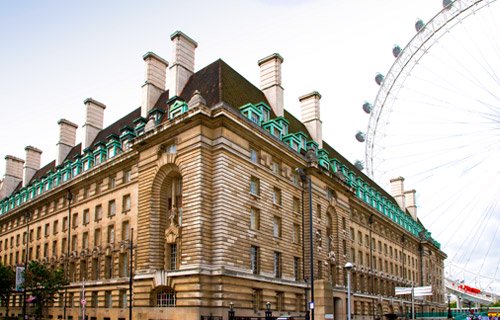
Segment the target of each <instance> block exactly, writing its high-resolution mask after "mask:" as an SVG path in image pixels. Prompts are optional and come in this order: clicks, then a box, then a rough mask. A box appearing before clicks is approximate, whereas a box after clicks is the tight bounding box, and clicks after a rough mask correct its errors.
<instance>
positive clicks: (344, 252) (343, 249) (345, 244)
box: [342, 240, 347, 255]
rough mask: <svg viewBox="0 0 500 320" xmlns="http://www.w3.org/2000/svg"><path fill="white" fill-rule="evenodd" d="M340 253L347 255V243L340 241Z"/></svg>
mask: <svg viewBox="0 0 500 320" xmlns="http://www.w3.org/2000/svg"><path fill="white" fill-rule="evenodd" d="M342 253H343V254H344V255H346V254H347V242H346V241H345V240H342Z"/></svg>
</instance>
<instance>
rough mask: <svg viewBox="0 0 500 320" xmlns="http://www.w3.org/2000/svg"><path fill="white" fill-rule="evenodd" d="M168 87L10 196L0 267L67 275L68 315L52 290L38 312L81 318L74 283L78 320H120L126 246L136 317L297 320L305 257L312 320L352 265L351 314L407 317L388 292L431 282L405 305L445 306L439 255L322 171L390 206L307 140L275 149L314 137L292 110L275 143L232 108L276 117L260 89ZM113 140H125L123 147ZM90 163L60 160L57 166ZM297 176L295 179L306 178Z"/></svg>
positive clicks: (341, 291)
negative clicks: (286, 319)
mask: <svg viewBox="0 0 500 320" xmlns="http://www.w3.org/2000/svg"><path fill="white" fill-rule="evenodd" d="M174 35H175V37H174V38H175V39H176V40H177V39H178V37H182V34H181V36H180V35H179V33H176V34H174ZM191 41H192V40H191ZM193 50H194V49H193ZM150 56H152V55H151V54H150ZM281 61H282V59H281ZM164 64H165V65H166V63H164ZM184 80H185V79H184ZM184 80H183V81H184ZM212 88H216V89H217V90H218V91H217V90H212ZM178 89H179V86H177V87H176V90H178ZM181 92H182V94H180V95H179V96H175V97H170V98H169V96H168V91H165V92H164V93H162V94H161V95H160V98H159V100H158V102H157V104H156V106H155V107H154V108H152V109H151V110H149V111H148V112H149V113H148V114H149V118H148V119H144V118H139V117H140V114H141V112H140V111H141V110H140V109H138V110H136V111H134V113H133V114H134V115H135V117H137V118H138V120H137V119H135V121H128V122H127V121H124V120H123V119H121V120H119V121H118V122H117V123H115V124H113V125H111V126H110V127H109V128H104V129H103V130H102V131H101V132H104V131H106V130H108V131H107V132H108V135H112V134H115V135H118V136H119V138H118V139H117V138H113V137H111V138H109V137H108V136H106V137H103V135H104V134H101V133H99V134H97V137H96V140H95V141H94V143H92V144H91V147H90V148H92V150H93V151H92V152H94V153H95V154H97V153H96V152H97V150H100V149H99V146H100V145H102V144H105V145H106V146H108V148H107V149H106V150H105V151H106V157H104V158H101V159H100V160H99V161H97V160H94V162H93V163H92V165H90V166H88V167H85V164H84V165H83V169H82V170H80V171H75V172H74V174H70V176H69V177H68V178H67V179H66V180H64V179H62V180H60V181H59V183H56V182H54V184H53V185H51V187H47V190H45V189H44V188H43V185H42V189H41V191H39V192H38V193H37V192H35V195H34V196H33V197H30V196H27V197H26V198H20V199H21V200H20V201H19V204H16V205H13V206H12V208H11V207H10V202H9V201H10V200H9V199H10V198H9V197H7V198H5V199H3V200H2V201H3V202H2V205H3V206H2V208H6V209H2V210H3V211H2V214H1V215H0V262H2V264H5V265H12V266H14V265H16V264H20V263H23V261H24V257H25V256H26V255H27V256H28V259H29V260H38V261H42V262H44V263H48V264H51V265H54V266H62V267H64V268H67V270H68V276H69V279H70V285H69V286H68V293H67V295H66V301H67V307H66V308H64V299H63V298H64V292H61V294H60V295H59V296H58V297H57V299H56V302H55V304H54V305H53V306H51V307H50V308H49V314H50V316H51V317H52V318H61V317H62V316H63V314H64V312H65V311H64V309H66V314H67V316H69V317H72V318H73V319H76V318H77V317H78V316H79V315H80V314H81V308H80V305H79V301H81V299H82V298H83V297H82V296H81V288H82V284H83V283H85V299H86V301H87V304H86V314H87V315H88V316H89V317H90V319H97V320H108V319H110V320H119V319H125V318H128V309H127V308H128V294H129V292H128V283H129V273H130V271H131V270H130V268H129V261H130V258H131V257H130V255H129V247H130V242H129V241H130V240H132V241H133V256H132V258H133V318H134V319H144V320H149V319H200V316H203V315H206V316H208V315H218V316H223V317H224V319H225V318H227V311H228V308H229V305H230V303H233V304H234V307H235V309H236V314H237V315H246V316H263V315H264V310H265V308H266V302H270V303H271V309H272V310H273V314H274V315H277V314H292V315H303V314H304V312H305V310H306V306H307V301H308V299H309V298H308V297H309V294H310V293H309V290H308V288H309V287H310V274H311V269H310V268H311V267H310V266H311V263H310V262H311V260H312V267H313V273H314V288H315V291H314V296H315V311H314V312H315V316H316V317H317V319H323V318H325V315H327V314H333V315H334V317H335V318H336V319H341V318H344V317H345V315H346V310H345V306H346V280H345V279H346V273H345V270H344V268H343V266H344V265H345V263H346V262H352V263H353V264H354V269H353V271H352V274H351V275H352V289H353V302H352V309H351V310H353V313H354V316H355V319H369V318H370V319H372V318H374V317H376V318H379V317H382V315H383V314H386V313H401V312H404V311H406V310H407V309H408V307H409V303H410V302H409V300H408V297H401V296H398V297H396V296H395V295H394V287H395V286H411V285H415V286H420V285H432V286H433V290H434V291H433V292H434V294H433V296H432V297H429V298H428V299H426V300H424V301H423V302H419V303H417V306H418V308H423V309H424V310H425V311H431V310H436V311H437V310H444V309H445V304H444V296H443V294H444V292H443V260H444V259H445V258H446V255H445V254H444V253H443V252H442V251H440V250H439V247H438V246H437V245H436V243H435V242H434V241H433V240H432V238H429V237H425V236H424V235H423V233H422V234H421V235H415V232H412V231H411V229H408V228H409V227H408V226H407V225H410V222H407V224H403V222H401V223H396V222H395V220H394V219H396V218H395V217H396V215H394V217H393V216H391V214H389V213H387V214H385V213H383V212H385V211H381V210H377V209H376V208H374V206H373V203H371V204H370V203H368V202H367V201H366V200H363V198H362V197H360V194H359V193H358V192H357V191H359V190H357V187H355V186H353V185H352V184H350V183H349V181H348V177H347V176H346V175H343V174H341V172H342V171H339V170H335V168H334V167H335V166H336V163H335V161H337V162H341V163H343V164H344V166H346V168H348V170H349V171H350V172H352V173H353V174H355V175H356V176H358V177H361V178H362V179H364V181H366V182H367V183H368V184H370V185H371V186H372V187H371V188H372V190H376V191H377V192H378V195H379V196H383V197H384V199H386V200H384V201H387V203H390V204H392V205H393V206H396V205H397V204H396V201H395V200H394V199H393V198H392V197H391V196H390V195H388V194H386V193H385V192H384V191H383V190H381V189H380V188H379V187H378V186H376V184H375V183H374V182H372V181H371V180H369V179H368V178H367V177H365V176H364V175H363V174H362V173H361V172H359V170H357V169H356V168H355V167H354V166H352V165H351V164H349V163H348V162H347V161H346V160H345V159H344V158H343V157H342V156H341V155H339V154H338V153H336V151H335V150H334V149H333V148H331V147H329V146H328V145H327V144H326V142H323V146H322V148H318V146H317V145H316V146H315V145H314V143H312V144H308V146H311V149H313V150H314V151H315V155H316V156H319V158H320V161H318V162H311V161H310V160H311V159H308V157H306V152H305V151H306V149H307V148H306V144H303V145H302V146H301V145H299V147H298V148H294V147H292V146H291V145H290V144H287V143H285V141H287V140H286V138H285V137H286V136H287V133H288V131H290V132H292V130H295V131H296V132H298V131H299V130H300V131H302V134H303V135H304V136H305V137H306V140H307V141H313V140H314V139H311V138H312V137H311V136H309V135H308V134H307V129H306V128H305V126H304V125H303V124H302V123H301V122H300V121H298V120H297V119H295V118H294V117H293V116H292V115H290V114H289V113H287V112H286V111H285V113H284V118H283V119H285V120H286V122H285V121H283V122H282V123H284V124H286V125H287V129H286V131H287V132H284V131H282V132H281V134H280V135H279V136H276V134H274V133H273V131H272V129H266V128H269V127H266V126H265V124H264V123H265V121H264V120H265V119H264V120H263V121H260V122H259V123H256V122H255V121H253V120H252V119H250V117H249V115H248V114H245V113H243V112H240V107H242V106H244V105H245V104H247V103H251V104H258V103H261V102H262V103H263V107H262V108H263V109H262V110H264V111H265V110H270V113H269V117H270V118H272V117H273V116H274V112H273V111H272V110H271V108H270V107H268V105H269V104H268V102H267V99H266V96H265V95H264V94H263V93H262V91H260V90H259V89H257V88H255V87H254V86H253V85H251V84H250V83H249V82H248V81H246V80H245V79H243V78H242V77H241V76H240V75H239V74H237V73H236V72H235V71H234V70H232V69H231V68H230V67H229V66H227V65H226V64H225V63H224V62H222V61H220V60H219V61H216V62H215V63H213V64H212V65H210V66H208V67H206V68H204V69H202V70H200V71H198V72H196V73H194V74H193V75H191V76H190V78H189V80H187V83H185V84H184V89H183V90H181ZM316 94H317V93H316ZM315 96H319V94H317V95H315ZM193 97H194V98H195V99H192V98H193ZM319 97H320V96H319ZM318 101H319V100H318ZM188 102H189V104H188ZM177 110H181V111H179V112H178V111H177ZM241 110H243V109H241ZM317 114H318V116H319V112H318V113H317ZM127 117H128V118H127V119H131V120H134V119H133V118H134V117H132V116H130V115H129V116H127ZM124 119H125V118H124ZM318 121H319V120H318ZM146 123H147V125H145V124H146ZM118 124H119V125H120V126H122V127H118ZM318 124H319V125H321V122H320V121H319V122H318ZM123 126H125V127H123ZM127 126H128V129H127V128H126V127H127ZM113 128H114V129H113ZM113 130H114V131H113ZM282 130H284V129H283V128H282ZM127 132H128V133H131V134H132V135H133V137H132V138H130V139H129V138H124V137H125V136H126V133H127ZM106 139H107V140H106ZM113 139H115V140H118V141H119V147H118V149H117V151H116V152H114V151H110V150H111V149H109V146H110V143H111V142H110V141H115V140H113ZM321 150H326V151H324V152H328V153H329V157H330V158H329V160H328V163H329V164H331V167H330V166H329V167H328V168H325V167H324V163H323V164H322V162H321V159H323V160H324V157H323V158H321V155H322V153H321V152H322V151H321ZM88 152H90V151H88V150H87V149H85V150H81V151H80V152H78V153H76V154H72V153H71V152H70V153H69V155H68V157H71V158H66V163H71V164H72V165H74V163H76V162H77V161H79V160H78V159H81V158H82V157H84V155H85V154H87V153H88ZM334 160H335V161H334ZM85 168H86V169H85ZM297 169H304V171H303V173H304V174H305V175H306V176H305V178H306V179H305V180H304V181H302V180H301V176H300V173H299V171H298V170H297ZM40 170H41V171H44V169H43V168H42V169H40ZM60 170H64V166H59V167H53V168H52V169H51V170H45V171H44V173H43V174H41V172H39V173H38V175H37V174H35V178H34V179H35V180H32V181H31V184H32V185H34V184H36V183H39V182H41V181H45V180H44V179H48V178H49V177H52V175H57V173H58V172H59V171H60ZM72 173H73V172H72ZM309 179H310V181H311V188H310V190H311V194H310V193H309V188H308V181H309ZM54 181H55V180H54ZM28 190H29V189H28ZM15 192H19V193H20V194H21V193H22V189H18V190H17V191H15ZM15 192H14V193H13V194H12V195H11V198H12V197H13V198H15V195H16V194H15ZM69 193H71V194H72V195H73V197H72V200H71V201H69V200H68V194H69ZM309 199H312V202H311V203H309ZM381 201H382V200H381ZM5 203H7V207H5ZM386 205H387V204H386ZM310 208H311V209H312V212H310ZM391 208H392V207H391ZM391 210H392V209H391ZM27 212H29V213H30V214H31V218H30V219H29V233H28V235H25V233H26V230H27V225H26V220H25V214H26V213H27ZM401 212H402V213H401V215H404V219H411V217H410V214H409V213H408V212H403V211H401ZM310 217H312V226H313V228H312V230H310V229H309V223H310ZM398 219H399V218H398ZM401 221H402V220H401ZM405 221H407V220H405ZM408 221H409V220H408ZM413 225H416V226H421V224H420V222H418V221H414V222H413ZM132 229H133V230H134V232H131V231H132ZM409 230H410V231H409ZM422 230H424V229H423V226H422ZM310 231H311V232H310ZM132 234H133V238H132V239H131V235H132ZM310 235H312V238H310ZM26 238H28V243H26V242H25V240H26ZM311 243H312V247H313V251H312V252H311V251H310V250H309V245H310V244H311ZM68 246H69V248H68ZM26 249H27V250H28V252H27V253H26V251H25V250H26ZM68 249H69V250H68ZM68 253H69V255H68ZM311 257H313V258H312V259H311ZM21 305H22V299H21V298H19V297H17V298H16V299H15V300H14V302H13V304H12V306H11V307H10V312H11V313H12V314H15V315H17V314H20V313H21ZM417 311H419V309H417ZM0 312H5V308H4V307H2V308H0Z"/></svg>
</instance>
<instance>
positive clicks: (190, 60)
mask: <svg viewBox="0 0 500 320" xmlns="http://www.w3.org/2000/svg"><path fill="white" fill-rule="evenodd" d="M170 39H171V40H172V42H173V43H174V48H173V62H172V66H171V67H170V81H171V85H170V92H169V95H170V97H174V96H178V95H180V94H181V92H182V89H184V86H185V85H186V83H187V81H188V79H189V77H190V76H191V75H192V74H193V73H194V51H195V49H196V47H198V44H197V43H196V41H194V40H193V39H191V38H190V37H188V36H187V35H185V34H184V33H182V32H181V31H176V32H174V33H173V34H172V35H171V36H170Z"/></svg>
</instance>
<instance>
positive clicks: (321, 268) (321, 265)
mask: <svg viewBox="0 0 500 320" xmlns="http://www.w3.org/2000/svg"><path fill="white" fill-rule="evenodd" d="M321 278H323V261H321V260H318V279H321Z"/></svg>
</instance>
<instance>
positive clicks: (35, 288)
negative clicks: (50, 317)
mask: <svg viewBox="0 0 500 320" xmlns="http://www.w3.org/2000/svg"><path fill="white" fill-rule="evenodd" d="M64 285H65V280H64V271H63V270H62V269H61V268H58V269H51V268H48V267H47V266H46V265H44V264H41V263H39V262H36V261H31V262H30V263H29V264H28V270H27V272H26V274H25V288H26V290H27V291H28V292H30V294H31V296H33V297H34V300H33V303H34V304H35V314H36V315H37V317H38V318H41V316H42V313H43V310H44V308H45V306H47V305H48V304H50V303H51V302H53V301H54V295H55V294H56V293H57V292H58V291H59V290H61V289H62V288H63V287H64Z"/></svg>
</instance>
